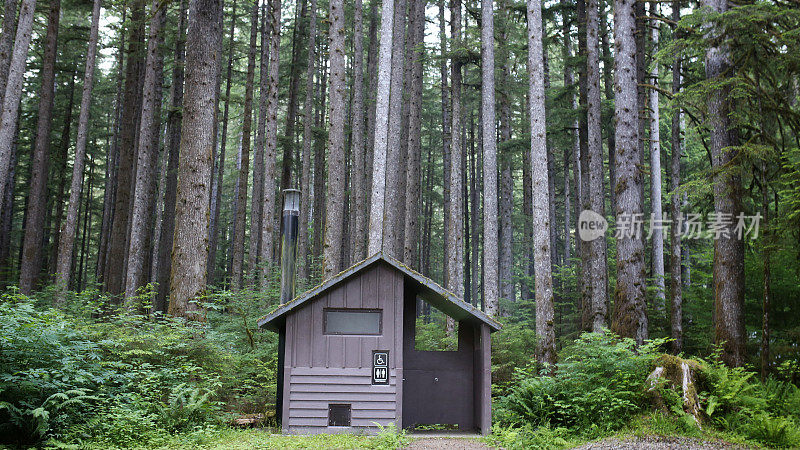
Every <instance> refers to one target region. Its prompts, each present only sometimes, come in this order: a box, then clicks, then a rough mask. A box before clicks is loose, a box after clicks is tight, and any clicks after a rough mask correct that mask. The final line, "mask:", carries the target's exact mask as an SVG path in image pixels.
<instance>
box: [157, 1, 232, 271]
mask: <svg viewBox="0 0 800 450" xmlns="http://www.w3.org/2000/svg"><path fill="white" fill-rule="evenodd" d="M236 17H237V16H236V0H234V1H233V10H232V11H231V31H230V35H229V37H228V69H227V72H226V76H225V106H224V108H223V113H222V135H221V136H220V141H219V162H218V164H217V176H216V179H217V182H216V184H215V185H214V190H213V191H212V192H211V195H212V211H211V223H210V225H209V241H210V243H209V249H208V264H207V269H208V273H207V274H206V279H207V281H208V282H209V283H214V281H215V280H214V269H215V268H216V266H217V243H218V242H219V230H220V226H219V215H220V210H221V209H222V181H223V177H224V175H225V149H226V148H227V144H228V112H229V110H230V102H231V82H232V78H233V51H234V48H235V46H234V33H235V32H236ZM178 143H179V145H180V140H179V142H178ZM176 169H177V167H176ZM171 248H172V246H171V245H170V249H171Z"/></svg>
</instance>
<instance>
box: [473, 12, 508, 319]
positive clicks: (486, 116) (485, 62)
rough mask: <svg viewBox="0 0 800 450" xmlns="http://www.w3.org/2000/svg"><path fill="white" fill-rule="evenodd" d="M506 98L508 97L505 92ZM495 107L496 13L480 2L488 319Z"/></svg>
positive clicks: (492, 293) (493, 304) (493, 291)
mask: <svg viewBox="0 0 800 450" xmlns="http://www.w3.org/2000/svg"><path fill="white" fill-rule="evenodd" d="M501 87H505V86H501ZM503 95H506V92H505V91H504V93H503ZM494 107H495V98H494V11H493V8H492V1H491V0H481V129H482V132H483V139H482V141H483V149H482V151H483V257H484V263H485V266H484V268H483V303H484V305H485V306H484V307H485V310H486V314H488V315H489V316H495V315H497V312H498V307H499V304H500V302H499V296H500V280H499V278H498V277H499V274H498V268H499V266H498V248H497V244H498V243H497V217H498V209H497V140H496V139H495V136H496V135H497V131H496V129H495V122H496V120H495V109H494ZM473 208H474V206H473ZM473 214H475V211H473ZM506 282H507V281H506Z"/></svg>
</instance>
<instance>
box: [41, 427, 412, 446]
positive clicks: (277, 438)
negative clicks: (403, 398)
mask: <svg viewBox="0 0 800 450" xmlns="http://www.w3.org/2000/svg"><path fill="white" fill-rule="evenodd" d="M410 441H411V439H409V438H408V436H407V435H406V433H405V432H403V433H399V432H397V430H396V429H395V428H394V427H386V428H385V429H383V431H381V432H380V433H379V434H378V435H374V436H373V435H355V434H332V435H326V434H320V435H310V436H298V435H282V434H278V433H276V431H275V430H274V429H258V428H254V429H247V430H242V429H234V428H227V427H224V428H197V429H195V430H194V431H191V432H187V433H181V434H177V435H173V436H169V437H166V438H165V439H164V440H163V441H161V442H159V443H158V444H157V445H153V444H152V443H151V444H148V445H146V446H143V447H142V448H162V449H187V450H188V449H225V450H238V449H242V450H244V449H295V448H296V449H329V448H336V449H378V450H383V449H395V448H400V447H403V446H405V445H407V444H408V443H409V442H410ZM50 444H54V442H50ZM56 446H58V447H61V448H71V447H72V446H69V445H66V446H60V445H56ZM74 448H96V449H101V448H102V449H107V448H109V447H108V446H107V444H103V445H94V446H93V445H91V444H88V445H81V446H75V447H74Z"/></svg>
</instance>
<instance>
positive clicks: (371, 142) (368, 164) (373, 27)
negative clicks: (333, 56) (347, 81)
mask: <svg viewBox="0 0 800 450" xmlns="http://www.w3.org/2000/svg"><path fill="white" fill-rule="evenodd" d="M367 74H368V78H367V81H368V83H369V85H368V86H369V87H368V88H367V105H368V106H367V111H366V114H367V119H366V120H367V140H366V143H365V146H366V148H365V151H364V171H365V175H364V190H365V199H364V205H363V208H362V211H361V212H360V214H361V215H363V216H364V236H363V239H364V251H363V256H364V257H366V256H368V255H367V245H368V240H369V238H368V236H367V233H368V227H369V219H368V217H369V205H370V204H371V202H372V199H371V197H372V174H373V170H372V158H373V157H374V156H375V107H376V100H377V97H376V96H377V89H376V87H377V84H378V2H370V7H369V47H367Z"/></svg>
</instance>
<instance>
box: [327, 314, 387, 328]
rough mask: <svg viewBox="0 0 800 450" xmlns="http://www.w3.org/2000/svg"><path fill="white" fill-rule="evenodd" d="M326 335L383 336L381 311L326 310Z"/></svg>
mask: <svg viewBox="0 0 800 450" xmlns="http://www.w3.org/2000/svg"><path fill="white" fill-rule="evenodd" d="M324 326H325V334H381V310H379V309H326V310H325V325H324Z"/></svg>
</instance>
